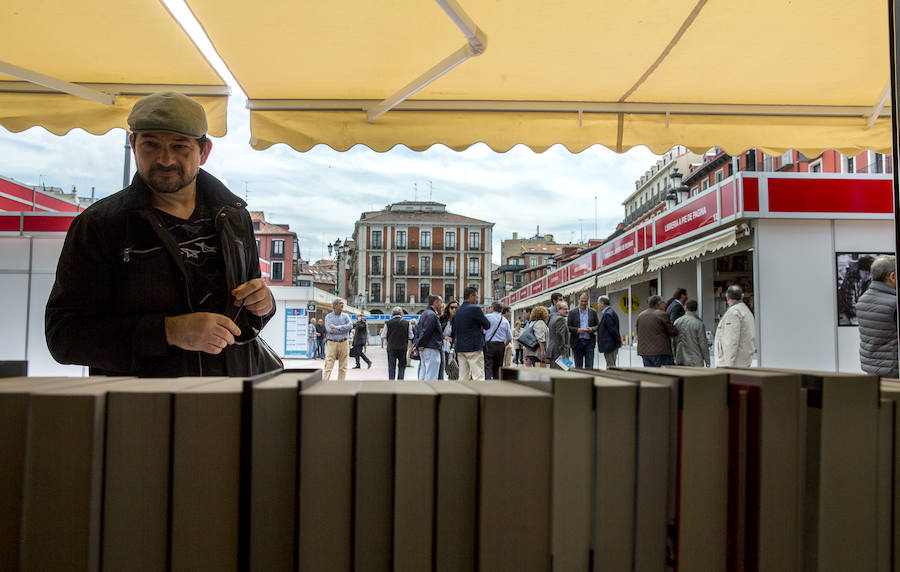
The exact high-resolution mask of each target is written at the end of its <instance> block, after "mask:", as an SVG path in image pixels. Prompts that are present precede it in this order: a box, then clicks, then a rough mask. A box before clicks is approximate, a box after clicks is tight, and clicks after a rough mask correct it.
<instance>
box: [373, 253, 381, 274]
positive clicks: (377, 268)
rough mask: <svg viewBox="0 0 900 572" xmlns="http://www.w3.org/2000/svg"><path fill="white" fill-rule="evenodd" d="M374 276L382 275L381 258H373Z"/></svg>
mask: <svg viewBox="0 0 900 572" xmlns="http://www.w3.org/2000/svg"><path fill="white" fill-rule="evenodd" d="M372 274H381V257H380V256H373V257H372Z"/></svg>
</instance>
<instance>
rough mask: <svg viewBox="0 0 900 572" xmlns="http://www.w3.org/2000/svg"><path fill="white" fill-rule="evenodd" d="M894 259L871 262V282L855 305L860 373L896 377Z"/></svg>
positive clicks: (895, 278) (895, 276)
mask: <svg viewBox="0 0 900 572" xmlns="http://www.w3.org/2000/svg"><path fill="white" fill-rule="evenodd" d="M896 292H897V259H896V258H895V257H894V256H881V257H879V258H878V259H877V260H876V261H875V262H873V263H872V282H871V283H870V284H869V289H868V290H866V292H865V293H864V294H863V295H862V296H860V297H859V300H857V302H856V316H857V319H858V320H859V362H860V365H861V366H862V370H863V371H865V372H867V373H874V374H875V375H879V376H881V377H891V378H896V377H898V359H897V293H896Z"/></svg>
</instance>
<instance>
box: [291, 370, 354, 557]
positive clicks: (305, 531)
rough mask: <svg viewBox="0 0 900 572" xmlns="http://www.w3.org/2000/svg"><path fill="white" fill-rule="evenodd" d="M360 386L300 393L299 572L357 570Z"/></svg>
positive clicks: (325, 385)
mask: <svg viewBox="0 0 900 572" xmlns="http://www.w3.org/2000/svg"><path fill="white" fill-rule="evenodd" d="M360 385H361V384H360V382H351V381H327V380H326V381H322V382H320V383H317V384H315V385H313V386H312V387H310V388H309V389H305V390H303V391H302V392H300V451H299V454H298V457H299V459H298V462H299V478H300V518H299V530H298V533H299V539H298V550H299V553H298V569H300V570H317V571H318V570H322V571H328V570H350V569H351V568H352V566H353V558H352V554H353V444H354V437H355V430H354V423H355V409H356V403H355V401H356V393H357V391H359V388H360Z"/></svg>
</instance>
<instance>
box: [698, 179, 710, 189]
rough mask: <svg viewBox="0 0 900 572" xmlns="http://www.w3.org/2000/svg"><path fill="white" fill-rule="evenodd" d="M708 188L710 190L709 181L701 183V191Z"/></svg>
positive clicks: (705, 180) (704, 180)
mask: <svg viewBox="0 0 900 572" xmlns="http://www.w3.org/2000/svg"><path fill="white" fill-rule="evenodd" d="M708 188H709V179H703V180H702V181H700V190H701V191H705V190H706V189H708Z"/></svg>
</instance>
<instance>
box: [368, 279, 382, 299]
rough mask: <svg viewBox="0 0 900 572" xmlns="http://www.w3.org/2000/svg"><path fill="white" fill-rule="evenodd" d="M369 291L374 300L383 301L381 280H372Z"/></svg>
mask: <svg viewBox="0 0 900 572" xmlns="http://www.w3.org/2000/svg"><path fill="white" fill-rule="evenodd" d="M369 292H370V293H371V295H370V297H371V299H372V301H373V302H381V282H372V284H371V285H370V286H369Z"/></svg>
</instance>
